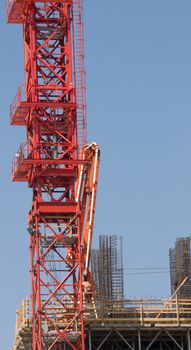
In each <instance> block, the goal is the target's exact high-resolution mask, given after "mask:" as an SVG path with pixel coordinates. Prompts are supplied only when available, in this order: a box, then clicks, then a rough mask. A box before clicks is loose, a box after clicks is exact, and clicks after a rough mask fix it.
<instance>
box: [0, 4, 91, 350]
mask: <svg viewBox="0 0 191 350" xmlns="http://www.w3.org/2000/svg"><path fill="white" fill-rule="evenodd" d="M7 21H8V23H23V34H24V68H25V84H24V95H25V97H24V98H23V95H22V91H21V88H19V90H18V93H17V96H16V98H15V100H14V103H13V105H12V106H11V124H13V125H25V126H26V130H27V141H26V142H25V143H24V144H23V145H21V148H20V149H19V151H18V153H17V154H16V157H15V160H14V167H13V181H27V182H28V184H29V187H31V188H32V190H33V203H32V208H31V210H30V212H29V216H28V223H29V228H28V231H29V233H30V261H31V283H32V297H31V298H32V324H33V331H32V332H33V335H32V339H33V345H32V348H33V350H45V349H46V350H51V349H54V350H61V349H73V350H77V349H78V350H80V349H82V350H84V320H83V286H82V284H83V270H84V262H83V257H82V240H83V237H82V228H83V217H84V214H83V208H81V205H80V202H79V201H76V200H75V188H76V184H77V176H78V168H79V166H81V165H82V164H84V165H86V166H87V164H88V161H87V160H83V159H82V160H80V159H79V150H80V148H81V147H82V145H84V144H85V143H86V123H85V74H84V66H83V58H84V54H83V23H82V0H54V1H51V0H49V1H48V0H44V1H36V0H35V1H34V0H33V1H32V0H10V1H8V3H7ZM80 164H81V165H80Z"/></svg>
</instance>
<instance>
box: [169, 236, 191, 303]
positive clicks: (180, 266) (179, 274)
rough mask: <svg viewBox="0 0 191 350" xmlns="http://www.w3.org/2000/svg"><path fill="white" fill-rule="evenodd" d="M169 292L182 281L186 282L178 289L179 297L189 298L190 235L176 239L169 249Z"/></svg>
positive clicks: (190, 277)
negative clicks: (173, 245)
mask: <svg viewBox="0 0 191 350" xmlns="http://www.w3.org/2000/svg"><path fill="white" fill-rule="evenodd" d="M169 260H170V279H171V293H172V294H173V293H174V292H175V291H176V289H177V288H178V286H179V285H180V284H181V283H182V281H183V280H184V279H185V278H186V279H187V280H186V282H185V283H184V285H183V286H182V287H181V288H180V290H179V291H178V296H179V297H181V298H191V249H190V236H189V237H181V238H178V239H177V240H176V243H175V247H174V248H171V249H170V250H169Z"/></svg>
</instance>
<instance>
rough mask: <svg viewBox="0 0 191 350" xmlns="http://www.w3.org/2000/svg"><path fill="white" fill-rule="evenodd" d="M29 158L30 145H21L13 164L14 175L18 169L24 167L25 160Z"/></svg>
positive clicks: (25, 143)
mask: <svg viewBox="0 0 191 350" xmlns="http://www.w3.org/2000/svg"><path fill="white" fill-rule="evenodd" d="M27 156H28V143H27V142H24V143H21V145H20V147H19V149H18V151H17V153H16V154H15V156H14V158H13V162H12V174H15V173H16V172H17V170H18V168H19V167H20V166H21V165H22V162H23V160H24V159H27Z"/></svg>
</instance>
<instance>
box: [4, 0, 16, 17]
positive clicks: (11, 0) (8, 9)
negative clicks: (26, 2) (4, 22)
mask: <svg viewBox="0 0 191 350" xmlns="http://www.w3.org/2000/svg"><path fill="white" fill-rule="evenodd" d="M14 2H15V0H7V2H6V17H7V18H8V17H9V15H10V12H11V8H12V6H13V4H14Z"/></svg>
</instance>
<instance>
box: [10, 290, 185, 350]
mask: <svg viewBox="0 0 191 350" xmlns="http://www.w3.org/2000/svg"><path fill="white" fill-rule="evenodd" d="M96 311H97V312H96V314H95V310H94V305H93V303H92V304H91V303H90V304H89V308H86V312H85V315H84V322H85V329H86V334H87V337H86V339H85V343H86V347H85V349H86V350H92V349H94V350H127V349H130V350H143V349H145V350H148V349H150V350H170V349H173V350H191V334H190V324H191V299H179V298H177V297H174V298H173V299H167V300H166V299H131V300H123V301H116V302H115V307H114V306H113V302H110V303H108V304H107V305H103V304H101V303H100V304H99V306H98V307H97V310H96ZM62 322H63V320H62V319H61V318H60V317H59V318H58V319H57V327H60V326H61V324H62ZM50 331H51V330H50ZM23 349H25V350H32V322H31V300H30V299H27V300H23V302H22V305H21V308H20V309H19V310H18V311H17V314H16V329H15V341H14V345H13V347H12V350H23ZM61 349H63V348H61ZM64 349H66V350H69V347H68V345H67V344H65V347H64Z"/></svg>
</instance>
